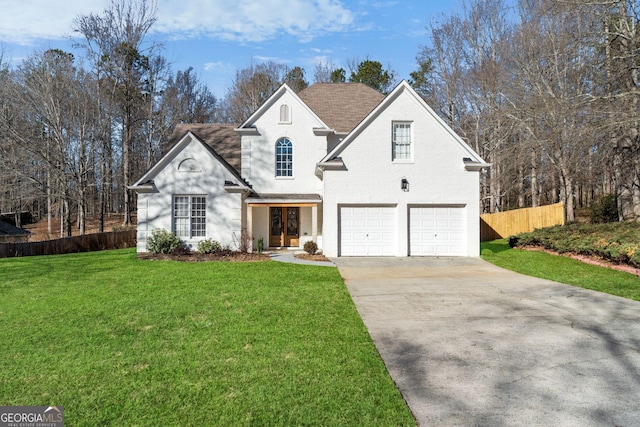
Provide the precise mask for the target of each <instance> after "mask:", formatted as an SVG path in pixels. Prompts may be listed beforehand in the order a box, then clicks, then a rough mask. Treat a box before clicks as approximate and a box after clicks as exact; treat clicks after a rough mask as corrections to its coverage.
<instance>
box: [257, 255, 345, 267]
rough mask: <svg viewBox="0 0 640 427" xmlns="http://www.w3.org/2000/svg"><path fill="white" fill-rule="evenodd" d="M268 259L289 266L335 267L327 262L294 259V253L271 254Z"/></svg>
mask: <svg viewBox="0 0 640 427" xmlns="http://www.w3.org/2000/svg"><path fill="white" fill-rule="evenodd" d="M269 257H270V258H271V259H272V260H274V261H279V262H289V263H291V264H305V265H317V266H321V267H335V266H336V265H335V264H334V263H332V262H328V261H308V260H306V259H300V258H296V257H295V255H294V252H289V251H278V252H271V253H270V254H269Z"/></svg>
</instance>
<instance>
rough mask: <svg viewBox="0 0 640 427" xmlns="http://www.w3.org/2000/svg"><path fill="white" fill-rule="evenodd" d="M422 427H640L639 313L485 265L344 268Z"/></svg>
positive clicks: (384, 261) (404, 262) (433, 262)
mask: <svg viewBox="0 0 640 427" xmlns="http://www.w3.org/2000/svg"><path fill="white" fill-rule="evenodd" d="M333 261H334V263H336V264H337V265H338V268H339V270H340V273H341V274H342V277H343V278H344V279H345V283H346V284H347V288H348V289H349V292H350V293H351V296H352V298H353V301H354V302H355V304H356V307H357V309H358V311H359V312H360V315H361V316H362V319H363V321H364V323H365V325H366V327H367V329H368V330H369V333H370V335H371V337H372V339H373V341H374V342H375V345H376V347H377V348H378V351H379V352H380V355H381V356H382V358H383V360H384V362H385V364H386V366H387V369H388V370H389V373H390V374H391V376H392V378H393V379H394V380H395V382H396V384H397V386H398V388H399V389H400V391H401V393H402V395H403V396H404V398H405V400H406V401H407V403H408V405H409V407H410V408H411V410H412V411H413V413H414V415H415V416H416V419H417V420H418V422H419V424H420V425H422V426H434V425H438V426H439V425H460V426H466V425H468V426H481V425H482V426H512V425H527V426H532V425H540V426H602V425H608V426H640V399H639V396H640V351H639V350H640V303H639V302H635V301H631V300H626V299H623V298H619V297H615V296H611V295H607V294H602V293H599V292H595V291H589V290H584V289H580V288H575V287H572V286H568V285H562V284H559V283H554V282H551V281H547V280H543V279H537V278H532V277H529V276H524V275H520V274H517V273H514V272H511V271H507V270H504V269H501V268H499V267H496V266H494V265H492V264H489V263H487V262H485V261H482V260H480V259H476V258H336V259H334V260H333Z"/></svg>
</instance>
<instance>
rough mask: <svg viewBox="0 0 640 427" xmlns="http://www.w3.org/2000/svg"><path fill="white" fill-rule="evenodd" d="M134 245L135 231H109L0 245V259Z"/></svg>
mask: <svg viewBox="0 0 640 427" xmlns="http://www.w3.org/2000/svg"><path fill="white" fill-rule="evenodd" d="M135 245H136V230H126V231H111V232H107V233H95V234H85V235H83V236H74V237H64V238H62V239H56V240H45V241H42V242H22V243H0V258H8V257H20V256H34V255H58V254H68V253H74V252H91V251H102V250H106V249H118V248H130V247H132V246H135Z"/></svg>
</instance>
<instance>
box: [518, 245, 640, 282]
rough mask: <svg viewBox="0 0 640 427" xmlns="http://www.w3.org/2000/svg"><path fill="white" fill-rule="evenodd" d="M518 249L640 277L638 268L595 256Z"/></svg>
mask: <svg viewBox="0 0 640 427" xmlns="http://www.w3.org/2000/svg"><path fill="white" fill-rule="evenodd" d="M518 248H520V249H523V250H525V251H539V252H546V253H549V254H552V255H560V256H566V257H569V258H573V259H577V260H578V261H582V262H584V263H585V264H591V265H597V266H598V267H606V268H610V269H612V270H618V271H624V272H627V273H631V274H634V275H636V276H638V277H640V268H635V267H632V266H630V265H627V264H615V263H613V262H611V261H609V260H606V259H604V258H600V257H596V256H588V255H582V254H577V253H575V252H565V253H560V252H557V251H554V250H551V249H545V248H543V247H541V246H518Z"/></svg>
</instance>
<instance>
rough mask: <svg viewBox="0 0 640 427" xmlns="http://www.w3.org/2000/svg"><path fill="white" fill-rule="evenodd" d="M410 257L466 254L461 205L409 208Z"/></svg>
mask: <svg viewBox="0 0 640 427" xmlns="http://www.w3.org/2000/svg"><path fill="white" fill-rule="evenodd" d="M409 255H414V256H421V255H422V256H434V255H437V256H465V255H467V232H466V210H465V208H464V207H462V206H429V207H426V206H425V207H413V208H410V209H409Z"/></svg>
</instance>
